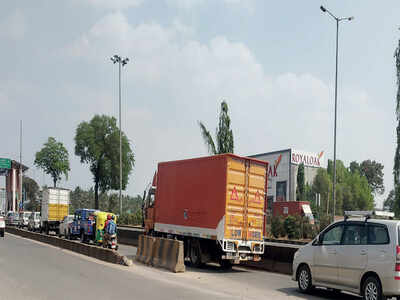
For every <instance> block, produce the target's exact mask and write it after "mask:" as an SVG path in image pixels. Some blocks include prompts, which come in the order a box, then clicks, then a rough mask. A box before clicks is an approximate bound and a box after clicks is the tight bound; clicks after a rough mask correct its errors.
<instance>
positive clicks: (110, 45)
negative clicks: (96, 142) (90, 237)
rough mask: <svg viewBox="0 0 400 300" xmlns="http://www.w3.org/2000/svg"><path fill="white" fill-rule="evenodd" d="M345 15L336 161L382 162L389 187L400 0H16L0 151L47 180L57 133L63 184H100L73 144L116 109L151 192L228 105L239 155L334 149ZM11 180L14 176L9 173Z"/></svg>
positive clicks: (6, 36)
mask: <svg viewBox="0 0 400 300" xmlns="http://www.w3.org/2000/svg"><path fill="white" fill-rule="evenodd" d="M320 5H324V6H325V7H326V8H328V9H329V10H330V11H331V12H332V13H334V14H336V15H337V16H340V17H349V16H354V17H355V19H354V20H353V21H350V22H348V21H343V22H341V23H340V29H339V31H340V36H339V73H338V111H337V112H338V119H337V159H341V160H343V161H344V163H345V165H348V164H349V163H350V162H351V161H354V160H356V161H358V162H361V161H363V160H365V159H371V160H376V161H377V162H380V163H382V164H383V165H384V174H385V175H384V184H385V188H386V193H385V194H384V195H383V196H381V197H377V198H376V202H377V204H378V205H381V203H382V200H383V199H384V198H385V197H386V195H387V193H388V192H389V191H390V190H391V189H392V188H393V175H392V169H393V157H394V151H395V147H396V143H395V140H396V139H395V128H396V118H395V94H396V77H395V65H394V59H393V53H394V51H395V48H396V46H397V44H398V40H399V38H400V32H399V30H398V28H399V25H400V24H399V19H398V12H399V11H400V2H399V1H395V0H393V1H385V5H382V4H381V3H380V2H379V1H373V0H352V1H333V0H331V1H314V0H309V1H287V0H286V1H285V0H282V1H262V0H259V1H256V0H247V1H245V0H186V1H185V0H151V1H150V0H114V1H109V0H64V1H50V0H47V1H45V0H35V1H29V0H25V1H22V0H14V1H5V2H4V3H2V9H1V10H0V45H1V47H0V66H1V68H0V107H1V116H2V127H1V129H0V131H1V143H0V145H1V146H0V157H6V158H12V159H17V160H19V148H20V144H19V131H20V128H19V124H20V120H22V121H23V144H22V159H23V163H24V164H25V165H27V166H29V167H30V170H29V171H28V172H27V175H28V176H30V177H32V178H34V179H35V180H36V181H37V182H38V183H39V184H40V185H43V184H47V185H51V183H52V181H51V178H50V177H49V176H48V175H45V174H44V173H43V172H42V171H41V170H39V169H37V168H35V167H34V165H33V161H34V157H35V153H36V152H37V151H39V150H40V149H41V147H42V146H43V144H44V143H45V142H46V140H47V138H48V137H50V136H52V137H55V138H56V139H57V140H58V141H60V142H62V143H63V144H64V145H65V147H66V148H67V150H68V152H69V158H70V165H71V171H70V174H69V177H68V180H65V179H63V180H62V181H61V183H60V186H63V187H66V188H71V189H74V188H75V187H76V186H78V185H79V186H81V187H82V188H89V187H93V185H94V184H93V176H92V175H91V173H90V171H89V166H88V165H84V164H81V163H80V160H79V158H78V157H77V156H76V155H75V153H74V145H75V143H74V136H75V131H76V128H77V126H78V124H79V123H80V122H82V121H89V120H90V119H91V118H92V117H93V116H94V115H96V114H106V115H110V116H114V117H116V118H118V67H117V66H116V65H113V64H112V62H111V60H110V57H111V56H112V55H114V54H118V55H121V56H122V57H129V59H130V61H129V63H128V64H127V65H126V66H125V67H124V68H123V70H122V82H121V84H122V106H121V108H122V119H121V120H122V130H123V131H124V132H125V133H126V134H127V136H128V138H129V140H130V143H131V147H132V149H133V152H134V154H135V167H134V169H133V171H132V173H131V175H130V177H129V184H128V187H127V191H126V193H127V194H129V195H136V194H142V193H143V190H144V189H145V187H146V185H147V184H148V183H149V182H150V181H151V179H152V176H153V174H154V171H155V170H156V167H157V163H158V162H161V161H168V160H176V159H184V158H192V157H198V156H205V155H207V147H206V146H205V144H204V141H203V140H202V137H201V134H200V129H199V126H198V121H199V120H201V121H203V122H204V123H205V124H206V126H207V128H208V129H209V130H210V131H211V132H212V133H215V128H216V126H217V122H218V114H219V109H220V103H221V101H222V100H225V101H227V103H228V105H229V115H230V117H231V122H232V129H233V133H234V139H235V153H236V154H239V155H251V154H257V153H264V152H270V151H275V150H281V149H287V148H294V149H299V150H304V151H308V152H314V153H319V152H321V151H325V155H326V156H325V159H326V160H327V158H329V159H332V158H333V132H334V130H333V128H334V84H335V77H334V76H335V31H336V26H335V21H334V20H333V19H332V18H330V17H329V15H327V14H324V13H322V12H321V10H320V9H319V7H320ZM0 186H4V181H3V180H1V181H0Z"/></svg>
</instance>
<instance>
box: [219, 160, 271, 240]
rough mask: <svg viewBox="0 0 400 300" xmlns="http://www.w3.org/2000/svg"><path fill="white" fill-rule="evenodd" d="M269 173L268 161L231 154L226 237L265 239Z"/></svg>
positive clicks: (228, 177)
mask: <svg viewBox="0 0 400 300" xmlns="http://www.w3.org/2000/svg"><path fill="white" fill-rule="evenodd" d="M265 176H266V167H265V165H261V164H257V163H255V162H253V161H251V160H243V159H238V158H234V157H228V161H227V187H226V188H227V193H226V213H225V238H226V239H242V240H245V241H247V240H255V241H259V240H262V239H263V230H264V194H265Z"/></svg>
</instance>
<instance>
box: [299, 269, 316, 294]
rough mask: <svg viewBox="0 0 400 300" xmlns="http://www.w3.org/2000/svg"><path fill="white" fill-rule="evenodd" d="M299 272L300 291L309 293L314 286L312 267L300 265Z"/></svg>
mask: <svg viewBox="0 0 400 300" xmlns="http://www.w3.org/2000/svg"><path fill="white" fill-rule="evenodd" d="M298 272H299V273H298V275H297V283H298V285H299V290H300V292H302V293H309V292H310V291H311V290H312V288H313V286H312V277H311V272H310V269H309V268H308V267H307V266H306V265H303V266H301V267H300V269H299V271H298Z"/></svg>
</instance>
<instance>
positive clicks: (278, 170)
mask: <svg viewBox="0 0 400 300" xmlns="http://www.w3.org/2000/svg"><path fill="white" fill-rule="evenodd" d="M250 157H252V158H256V159H259V160H263V161H267V162H269V169H268V192H267V205H268V208H270V207H272V202H275V201H296V187H297V170H298V167H299V165H300V164H301V163H304V179H305V183H308V184H312V183H313V180H314V178H315V176H316V175H317V170H318V168H321V167H322V166H323V165H324V151H321V152H319V153H310V152H305V151H298V150H295V149H286V150H280V151H274V152H268V153H262V154H256V155H250Z"/></svg>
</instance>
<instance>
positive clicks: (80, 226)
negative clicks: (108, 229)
mask: <svg viewBox="0 0 400 300" xmlns="http://www.w3.org/2000/svg"><path fill="white" fill-rule="evenodd" d="M95 211H96V210H94V209H77V210H75V213H74V220H73V222H72V223H71V225H70V228H71V236H75V237H79V238H80V239H81V241H82V242H87V241H88V240H90V239H92V238H93V235H94V212H95Z"/></svg>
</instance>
